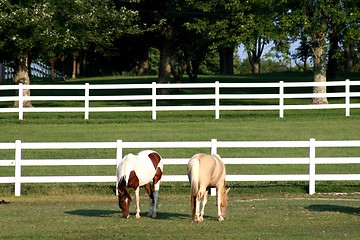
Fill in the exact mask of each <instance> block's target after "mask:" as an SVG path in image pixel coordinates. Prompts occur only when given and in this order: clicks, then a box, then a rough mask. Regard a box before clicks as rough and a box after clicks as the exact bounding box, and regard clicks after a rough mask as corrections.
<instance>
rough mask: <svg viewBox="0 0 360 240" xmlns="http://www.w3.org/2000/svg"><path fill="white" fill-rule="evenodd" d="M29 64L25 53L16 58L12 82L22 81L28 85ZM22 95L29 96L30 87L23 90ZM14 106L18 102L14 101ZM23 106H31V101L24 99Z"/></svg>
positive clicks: (16, 105)
mask: <svg viewBox="0 0 360 240" xmlns="http://www.w3.org/2000/svg"><path fill="white" fill-rule="evenodd" d="M29 66H30V64H29V58H28V56H27V55H25V56H22V57H20V58H19V59H17V61H16V63H15V74H14V80H13V81H14V84H19V83H22V84H24V85H30V76H29ZM23 96H30V89H25V90H23ZM14 106H15V107H18V106H19V102H17V101H16V102H14ZM23 106H24V107H33V105H32V103H31V101H24V103H23Z"/></svg>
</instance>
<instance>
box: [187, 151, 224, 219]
mask: <svg viewBox="0 0 360 240" xmlns="http://www.w3.org/2000/svg"><path fill="white" fill-rule="evenodd" d="M187 168H188V177H189V181H190V184H191V217H192V219H193V220H194V221H195V222H202V221H203V220H204V217H203V216H204V209H205V205H206V203H207V195H208V190H209V188H211V187H216V194H217V198H216V205H217V208H218V220H219V221H224V219H225V218H226V207H227V194H228V192H229V189H228V190H226V184H225V176H226V170H225V164H224V162H223V161H222V159H221V157H220V156H219V155H217V154H214V155H207V154H202V153H199V154H195V155H194V156H192V157H191V159H190V161H189V163H188V167H187ZM201 200H202V209H201V212H200V202H201Z"/></svg>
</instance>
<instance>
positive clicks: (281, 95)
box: [279, 81, 284, 118]
mask: <svg viewBox="0 0 360 240" xmlns="http://www.w3.org/2000/svg"><path fill="white" fill-rule="evenodd" d="M279 117H280V118H283V117H284V81H280V83H279Z"/></svg>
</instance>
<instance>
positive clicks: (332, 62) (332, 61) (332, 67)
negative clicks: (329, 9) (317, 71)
mask: <svg viewBox="0 0 360 240" xmlns="http://www.w3.org/2000/svg"><path fill="white" fill-rule="evenodd" d="M338 50H339V37H338V35H337V34H334V35H333V36H332V37H330V49H329V57H328V65H327V70H326V78H327V80H335V78H336V70H337V59H336V52H337V51H338Z"/></svg>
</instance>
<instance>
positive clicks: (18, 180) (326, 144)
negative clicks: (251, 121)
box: [0, 139, 360, 196]
mask: <svg viewBox="0 0 360 240" xmlns="http://www.w3.org/2000/svg"><path fill="white" fill-rule="evenodd" d="M335 147H336V148H343V147H360V140H351V141H315V139H310V140H309V141H217V140H216V139H212V140H211V141H190V142H123V141H121V140H118V141H116V142H47V143H28V142H21V141H20V140H17V141H15V143H0V150H6V149H7V150H14V151H15V159H11V160H6V159H0V168H1V167H14V168H15V175H14V176H2V177H0V183H14V184H15V195H16V196H20V194H21V184H23V183H64V182H66V183H69V182H72V183H73V182H76V183H79V182H113V183H114V184H115V182H116V176H115V175H116V174H115V173H116V166H117V165H118V163H119V162H120V160H121V159H122V157H123V149H165V148H172V149H179V148H183V149H185V148H189V149H195V148H209V150H210V151H209V153H217V151H218V149H226V148H307V149H308V150H309V155H308V157H304V158H241V157H240V156H239V157H236V158H223V160H224V162H225V164H226V165H229V164H250V165H251V164H264V165H266V164H289V165H292V164H298V165H302V164H305V165H308V166H309V171H308V173H307V174H282V175H227V176H226V180H227V181H230V182H231V181H306V182H309V194H314V193H315V182H316V181H341V180H349V181H353V180H356V181H358V180H360V174H316V171H315V169H316V165H318V164H360V157H327V158H319V157H316V154H315V153H316V149H317V148H335ZM28 149H42V150H49V149H68V150H69V151H71V150H72V149H114V150H116V157H115V158H114V159H23V157H22V152H23V150H28ZM195 153H196V152H195ZM160 154H161V152H160ZM190 157H191V156H189V158H190ZM189 158H169V157H164V165H169V164H180V165H181V164H187V162H188V160H189ZM81 165H83V166H84V165H86V166H89V165H99V166H104V165H111V166H114V173H113V174H112V175H108V176H22V167H24V166H81ZM164 173H165V175H164V176H163V178H162V181H164V182H184V181H188V179H187V175H166V166H165V171H164Z"/></svg>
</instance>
